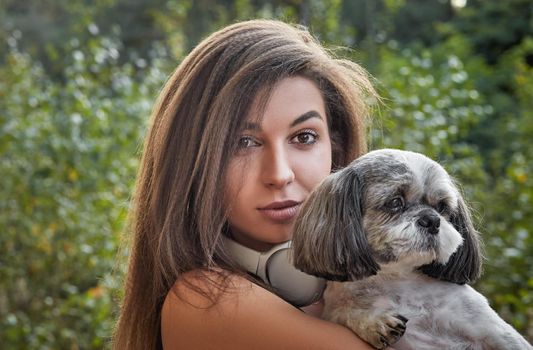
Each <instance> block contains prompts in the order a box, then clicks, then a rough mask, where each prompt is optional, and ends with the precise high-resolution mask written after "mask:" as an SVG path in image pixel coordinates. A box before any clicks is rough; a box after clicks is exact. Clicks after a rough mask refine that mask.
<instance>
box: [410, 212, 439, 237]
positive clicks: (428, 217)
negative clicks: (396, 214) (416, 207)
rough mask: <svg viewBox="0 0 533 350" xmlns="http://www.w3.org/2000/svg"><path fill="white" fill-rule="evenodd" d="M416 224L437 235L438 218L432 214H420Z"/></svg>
mask: <svg viewBox="0 0 533 350" xmlns="http://www.w3.org/2000/svg"><path fill="white" fill-rule="evenodd" d="M416 223H417V224H418V225H419V226H421V227H423V228H425V229H427V231H428V232H429V233H431V234H433V235H436V234H437V233H439V227H440V217H439V216H438V215H436V214H434V213H422V215H421V217H420V218H419V219H418V220H417V222H416Z"/></svg>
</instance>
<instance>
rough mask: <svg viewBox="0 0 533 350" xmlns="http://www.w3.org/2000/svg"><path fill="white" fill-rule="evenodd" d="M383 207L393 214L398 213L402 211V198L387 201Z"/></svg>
mask: <svg viewBox="0 0 533 350" xmlns="http://www.w3.org/2000/svg"><path fill="white" fill-rule="evenodd" d="M385 206H386V207H387V209H389V210H391V211H393V212H397V211H400V210H402V209H403V206H404V203H403V198H402V197H394V198H393V199H391V200H390V201H388V202H387V203H386V204H385Z"/></svg>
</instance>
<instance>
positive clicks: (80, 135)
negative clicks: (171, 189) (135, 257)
mask: <svg viewBox="0 0 533 350" xmlns="http://www.w3.org/2000/svg"><path fill="white" fill-rule="evenodd" d="M69 45H70V47H69V48H68V51H69V53H70V57H69V58H68V59H69V61H70V63H69V65H68V66H67V67H65V72H64V74H65V78H66V79H65V82H55V81H52V80H51V79H50V78H49V77H48V76H47V74H46V72H45V71H44V70H43V69H42V66H41V65H40V64H39V63H38V62H35V61H33V60H31V58H30V57H29V56H28V55H26V54H23V53H21V52H19V51H18V50H17V49H16V48H13V49H12V50H11V52H10V53H9V55H8V56H7V59H6V61H7V65H5V66H3V67H1V68H0V96H2V99H1V100H0V101H1V104H0V110H1V111H2V114H1V116H0V156H1V158H2V162H1V163H0V173H1V174H2V178H3V179H2V182H3V183H2V187H1V189H0V197H1V198H4V200H3V201H1V202H0V226H1V227H2V235H1V236H0V237H1V238H0V250H1V251H2V252H4V253H3V254H2V255H1V256H0V266H1V269H0V301H1V302H0V320H1V321H0V322H1V324H0V338H1V339H2V343H3V347H4V348H5V347H7V348H8V349H10V348H13V349H19V348H33V349H37V348H39V349H58V348H74V349H75V348H84V349H88V348H95V349H97V348H101V347H102V346H103V345H104V342H105V341H106V338H108V337H109V335H110V330H111V329H112V325H113V316H112V311H115V308H114V306H113V305H114V304H116V301H113V300H112V298H111V294H110V287H111V286H112V285H113V282H114V279H113V278H114V277H113V275H112V272H113V267H114V261H115V258H116V254H117V253H116V252H117V246H118V238H119V232H120V231H121V229H122V226H123V222H124V218H125V214H126V211H127V207H128V197H129V194H130V191H131V187H132V182H133V177H134V173H135V168H136V166H137V157H136V154H137V150H138V148H139V145H140V141H141V136H142V133H143V130H144V128H145V121H146V120H147V116H148V115H149V113H150V108H151V105H152V103H153V101H154V99H155V96H156V93H157V90H158V88H159V87H160V86H161V84H162V82H163V80H164V76H163V75H162V74H161V72H160V71H159V69H158V68H157V67H156V65H153V66H152V68H150V69H145V70H143V71H142V72H138V71H137V70H138V67H137V68H136V67H134V66H132V65H131V64H125V65H122V66H117V65H116V61H117V59H118V56H119V54H120V44H119V43H118V42H116V41H114V40H113V39H112V38H95V39H93V40H90V41H88V42H87V44H86V45H84V46H83V47H80V46H79V45H78V44H77V43H76V42H75V41H73V43H71V44H69ZM136 71H137V72H136ZM141 73H142V74H141ZM136 75H142V79H139V78H140V77H139V78H136ZM138 80H141V82H139V81H138Z"/></svg>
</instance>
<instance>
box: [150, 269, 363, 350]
mask: <svg viewBox="0 0 533 350" xmlns="http://www.w3.org/2000/svg"><path fill="white" fill-rule="evenodd" d="M207 278H210V279H212V281H215V282H217V281H218V282H222V280H221V279H224V278H227V279H228V280H227V282H228V283H227V285H228V289H227V291H226V292H223V293H222V294H220V296H219V298H218V299H217V300H216V302H215V303H212V302H211V300H209V298H207V297H206V296H205V295H202V293H200V292H199V291H198V290H197V288H190V285H193V286H196V287H200V289H201V288H205V287H209V285H208V284H209V282H205V281H206V279H207ZM161 334H162V339H163V346H164V348H165V349H166V350H168V349H178V348H180V349H181V348H185V349H187V348H191V349H250V348H253V349H337V348H338V349H345V348H350V349H371V348H370V347H369V346H368V345H367V344H366V343H364V342H362V341H361V340H360V339H359V338H357V337H356V336H354V335H353V333H352V332H351V331H349V330H348V329H347V328H344V327H342V326H339V325H336V324H333V323H330V322H326V321H323V320H320V319H318V318H315V317H312V316H309V315H306V314H305V313H303V312H302V311H300V310H298V309H296V308H295V307H293V306H292V305H290V304H288V303H286V302H285V301H283V300H282V299H280V298H279V297H277V296H276V295H274V294H272V293H270V292H269V291H267V290H265V289H264V288H261V287H260V286H258V285H256V284H254V283H252V282H250V281H249V280H247V279H246V278H243V277H241V276H236V275H224V274H221V273H218V272H212V273H209V272H208V273H207V275H206V273H205V272H198V271H197V272H194V271H193V272H190V273H188V274H187V275H185V276H184V278H182V279H180V280H178V281H177V282H176V284H175V285H174V287H173V288H172V290H171V291H170V292H169V293H168V295H167V297H166V299H165V302H164V304H163V309H162V313H161Z"/></svg>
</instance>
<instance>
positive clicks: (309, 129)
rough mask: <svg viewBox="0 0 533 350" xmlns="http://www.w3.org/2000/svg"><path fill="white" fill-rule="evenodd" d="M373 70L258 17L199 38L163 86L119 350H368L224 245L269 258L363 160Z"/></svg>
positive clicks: (133, 218)
mask: <svg viewBox="0 0 533 350" xmlns="http://www.w3.org/2000/svg"><path fill="white" fill-rule="evenodd" d="M372 96H375V93H374V90H373V89H372V86H371V84H370V83H369V80H368V77H367V75H366V73H365V71H364V70H363V69H362V68H361V67H359V66H358V65H356V64H355V63H352V62H349V61H346V60H340V59H335V58H333V57H332V56H331V55H330V54H328V52H327V51H326V50H324V49H323V48H322V47H321V46H320V45H319V43H318V42H317V41H316V40H315V39H314V38H313V37H312V36H311V35H310V34H309V33H308V32H307V31H306V30H305V29H302V28H299V27H293V26H290V25H287V24H285V23H282V22H278V21H267V20H254V21H247V22H242V23H237V24H234V25H231V26H229V27H226V28H224V29H222V30H220V31H218V32H216V33H214V34H212V35H211V36H209V37H208V38H206V39H205V40H204V41H203V42H201V43H200V44H199V45H198V47H196V48H195V49H194V50H193V51H192V52H191V53H190V54H189V55H188V56H187V57H186V59H185V60H184V61H183V62H182V63H181V64H180V65H179V67H178V68H177V69H176V71H175V72H174V74H173V75H172V77H171V78H170V79H169V81H168V82H167V84H166V86H165V87H164V89H163V91H162V93H161V95H160V98H159V101H158V103H157V106H156V107H155V109H154V113H153V116H152V121H151V127H150V130H149V133H148V135H147V137H146V140H145V148H144V153H143V158H142V162H141V168H140V171H139V175H138V179H137V184H136V190H135V194H134V197H133V209H132V212H131V215H130V222H131V224H130V225H131V226H130V230H131V232H132V235H133V241H132V245H131V248H130V258H129V259H130V260H129V267H128V272H127V277H126V281H125V295H124V301H123V305H122V308H121V313H120V318H119V320H118V323H117V326H116V330H115V336H114V344H113V345H114V348H116V349H161V348H164V349H348V348H349V349H369V348H370V347H369V346H368V345H367V344H366V343H364V342H363V341H361V340H360V339H359V338H357V337H356V336H355V335H354V334H353V333H351V332H350V331H349V330H348V329H346V328H344V327H342V326H339V325H336V324H332V323H329V322H326V321H323V320H321V319H319V318H318V317H315V316H313V315H312V312H311V311H309V310H308V309H304V310H301V309H298V308H296V307H294V306H292V305H291V304H289V303H287V302H285V301H284V300H283V299H282V298H280V297H279V296H277V295H276V294H274V293H272V292H271V291H270V290H269V286H268V285H266V284H264V283H263V282H262V281H261V280H260V279H258V278H256V277H255V276H253V275H251V274H249V273H246V271H244V270H243V268H241V266H240V265H239V264H238V263H237V262H236V260H235V257H234V256H232V255H231V254H230V253H229V252H228V250H227V249H226V248H225V245H224V243H223V240H222V236H223V235H225V236H227V237H230V238H231V239H233V240H234V241H236V242H238V243H240V244H241V245H243V246H246V247H248V248H251V249H254V250H256V251H265V250H268V249H270V248H271V247H273V246H274V245H276V244H279V243H282V242H285V241H287V240H290V238H291V227H292V223H293V221H294V218H295V216H296V214H297V212H298V209H299V207H300V205H301V203H302V201H304V200H305V199H306V198H307V196H308V195H309V193H310V192H311V191H312V189H313V188H314V187H315V186H316V185H317V184H318V183H319V182H320V181H321V180H322V179H323V178H324V177H326V176H327V175H328V174H330V173H331V171H333V170H335V169H336V168H340V167H343V166H345V165H346V164H348V163H349V162H350V161H351V160H353V159H354V158H356V157H358V156H359V155H361V154H362V153H364V152H365V123H364V119H365V116H366V115H367V108H366V107H367V106H366V104H365V101H367V98H368V97H372Z"/></svg>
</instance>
